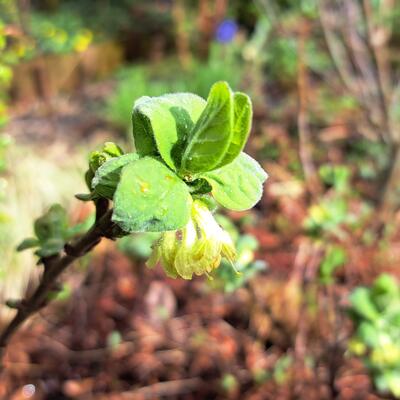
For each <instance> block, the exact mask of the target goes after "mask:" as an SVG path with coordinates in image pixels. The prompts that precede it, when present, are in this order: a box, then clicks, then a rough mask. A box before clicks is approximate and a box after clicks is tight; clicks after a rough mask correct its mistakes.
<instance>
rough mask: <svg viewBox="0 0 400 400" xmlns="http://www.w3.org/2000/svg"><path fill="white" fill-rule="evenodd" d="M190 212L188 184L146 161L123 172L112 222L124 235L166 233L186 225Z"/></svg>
mask: <svg viewBox="0 0 400 400" xmlns="http://www.w3.org/2000/svg"><path fill="white" fill-rule="evenodd" d="M190 209H191V196H190V195H189V190H188V187H187V186H186V184H185V183H184V182H183V181H182V180H181V179H180V178H178V176H177V175H175V174H174V173H173V172H172V171H171V170H170V169H168V168H167V167H166V166H165V165H164V164H163V163H162V162H160V161H158V160H156V159H154V158H151V157H144V158H141V159H139V160H137V161H135V162H132V163H130V164H128V165H126V166H125V167H124V168H123V170H122V173H121V179H120V182H119V184H118V187H117V190H116V192H115V195H114V213H113V217H112V219H113V221H115V222H116V223H117V224H118V225H119V226H120V228H121V229H123V230H124V231H125V232H145V231H147V232H163V231H169V230H176V229H179V228H182V227H183V226H184V225H186V223H187V221H188V219H189V215H190Z"/></svg>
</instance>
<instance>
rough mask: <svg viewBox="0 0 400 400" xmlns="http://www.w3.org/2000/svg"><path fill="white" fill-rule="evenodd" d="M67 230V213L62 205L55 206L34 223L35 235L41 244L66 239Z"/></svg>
mask: <svg viewBox="0 0 400 400" xmlns="http://www.w3.org/2000/svg"><path fill="white" fill-rule="evenodd" d="M67 228H68V218H67V212H66V211H65V209H64V208H63V207H62V206H61V205H60V204H53V205H52V206H51V207H50V209H49V210H48V211H47V213H46V214H44V215H43V216H42V217H40V218H38V219H37V220H36V221H35V223H34V230H35V234H36V236H37V238H38V239H39V240H40V241H41V242H43V241H45V240H48V239H50V238H62V237H64V234H65V231H66V230H67Z"/></svg>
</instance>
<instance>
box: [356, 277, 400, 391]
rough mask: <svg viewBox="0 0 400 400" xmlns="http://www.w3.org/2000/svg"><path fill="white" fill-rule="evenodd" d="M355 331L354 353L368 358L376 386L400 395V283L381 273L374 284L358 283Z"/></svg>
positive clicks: (365, 361)
mask: <svg viewBox="0 0 400 400" xmlns="http://www.w3.org/2000/svg"><path fill="white" fill-rule="evenodd" d="M350 315H351V317H352V319H353V321H354V325H355V332H354V335H353V337H352V338H351V340H350V342H349V350H350V352H351V353H353V354H355V355H357V356H359V357H361V358H362V360H363V361H364V364H365V366H366V367H367V369H368V371H369V373H370V374H371V376H372V378H373V381H374V383H375V386H376V387H377V389H378V390H379V391H380V392H382V393H385V392H386V393H387V392H389V393H391V394H392V395H393V396H395V397H396V398H400V285H399V283H398V282H397V281H396V279H395V278H394V277H393V276H390V275H388V274H382V275H380V276H379V277H378V278H377V279H376V280H375V282H374V284H373V285H372V287H370V288H368V287H358V288H356V289H355V290H354V291H353V293H352V294H351V296H350Z"/></svg>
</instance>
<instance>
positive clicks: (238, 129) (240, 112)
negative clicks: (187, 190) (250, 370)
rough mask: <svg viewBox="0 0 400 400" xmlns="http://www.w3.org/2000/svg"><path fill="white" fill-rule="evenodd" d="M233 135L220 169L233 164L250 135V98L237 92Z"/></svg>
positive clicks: (251, 111) (234, 106)
mask: <svg viewBox="0 0 400 400" xmlns="http://www.w3.org/2000/svg"><path fill="white" fill-rule="evenodd" d="M233 111H234V121H233V134H232V138H231V141H230V143H229V147H228V150H227V151H226V153H225V155H224V158H223V159H222V161H221V162H220V163H219V164H218V168H220V167H222V166H224V165H226V164H229V163H231V162H232V161H233V160H234V159H235V158H236V157H237V156H238V155H239V154H240V152H241V151H242V150H243V148H244V145H245V144H246V142H247V139H248V137H249V134H250V129H251V120H252V117H253V109H252V106H251V100H250V97H249V96H247V95H246V94H244V93H241V92H236V93H235V94H234V96H233Z"/></svg>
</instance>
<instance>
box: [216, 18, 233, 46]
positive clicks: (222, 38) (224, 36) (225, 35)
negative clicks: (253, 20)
mask: <svg viewBox="0 0 400 400" xmlns="http://www.w3.org/2000/svg"><path fill="white" fill-rule="evenodd" d="M237 30H238V26H237V24H236V22H235V21H233V20H231V19H226V20H225V21H222V22H221V23H220V24H219V25H218V28H217V31H216V33H215V38H216V39H217V41H218V42H220V43H229V42H231V41H232V40H233V38H234V37H235V35H236V32H237Z"/></svg>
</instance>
